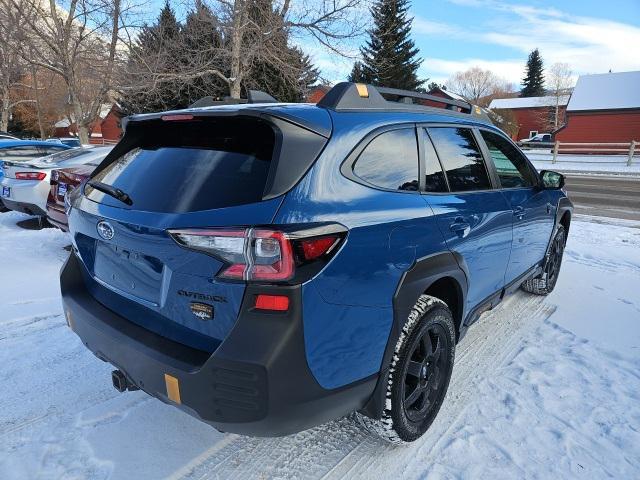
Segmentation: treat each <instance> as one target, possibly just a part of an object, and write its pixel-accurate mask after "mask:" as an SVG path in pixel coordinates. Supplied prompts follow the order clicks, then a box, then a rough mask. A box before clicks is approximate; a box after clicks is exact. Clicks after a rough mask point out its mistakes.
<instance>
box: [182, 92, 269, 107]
mask: <svg viewBox="0 0 640 480" xmlns="http://www.w3.org/2000/svg"><path fill="white" fill-rule="evenodd" d="M277 102H278V100H276V99H275V98H273V97H272V96H271V95H269V94H268V93H266V92H263V91H261V90H247V98H234V97H223V98H222V100H217V99H216V98H214V97H211V96H209V97H202V98H201V99H200V100H196V101H195V102H193V103H192V104H191V105H189V108H200V107H215V106H218V105H239V104H243V103H277Z"/></svg>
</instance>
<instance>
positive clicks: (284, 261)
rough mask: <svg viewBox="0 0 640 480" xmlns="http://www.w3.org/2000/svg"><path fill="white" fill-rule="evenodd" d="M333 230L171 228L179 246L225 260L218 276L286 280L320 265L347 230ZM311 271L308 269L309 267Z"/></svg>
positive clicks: (269, 280)
mask: <svg viewBox="0 0 640 480" xmlns="http://www.w3.org/2000/svg"><path fill="white" fill-rule="evenodd" d="M331 227H332V228H329V229H328V230H329V231H330V232H331V233H328V232H327V233H323V232H319V231H318V228H314V229H313V230H309V233H310V234H311V235H313V237H309V238H307V237H305V231H304V230H295V231H280V230H271V229H266V228H244V229H187V230H170V231H169V234H170V235H171V236H172V238H173V239H174V240H175V241H176V242H177V243H178V244H180V245H182V246H183V247H186V248H190V249H193V250H199V251H202V252H205V253H208V254H210V255H213V256H215V257H217V258H219V259H220V260H222V261H223V262H224V263H225V266H224V267H223V268H222V269H221V271H220V272H219V273H218V277H221V278H226V279H231V280H245V281H266V282H287V281H291V280H294V279H295V278H296V274H297V271H298V270H299V268H300V267H307V266H308V265H310V264H317V265H318V266H321V264H323V262H324V261H326V260H328V258H330V256H331V255H332V253H333V252H334V251H336V250H337V249H336V248H335V247H336V246H337V245H338V244H339V243H340V241H341V239H342V238H344V235H345V232H346V229H345V228H344V227H342V226H338V225H331ZM306 270H307V273H309V271H308V270H309V269H306Z"/></svg>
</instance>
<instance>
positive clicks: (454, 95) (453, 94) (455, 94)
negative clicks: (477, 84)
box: [442, 90, 467, 102]
mask: <svg viewBox="0 0 640 480" xmlns="http://www.w3.org/2000/svg"><path fill="white" fill-rule="evenodd" d="M442 93H444V94H445V95H449V96H450V97H451V98H452V99H453V100H460V101H463V102H466V101H467V99H466V98H464V97H463V96H462V95H458V94H457V93H453V92H450V91H449V90H442Z"/></svg>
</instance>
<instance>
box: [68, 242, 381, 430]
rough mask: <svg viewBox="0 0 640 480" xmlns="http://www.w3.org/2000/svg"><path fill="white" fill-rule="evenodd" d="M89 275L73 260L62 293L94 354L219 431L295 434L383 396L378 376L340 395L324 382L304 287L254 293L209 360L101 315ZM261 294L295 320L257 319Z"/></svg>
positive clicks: (106, 313)
mask: <svg viewBox="0 0 640 480" xmlns="http://www.w3.org/2000/svg"><path fill="white" fill-rule="evenodd" d="M82 268H84V267H83V266H82V264H81V263H80V261H79V260H78V259H77V257H76V256H75V254H73V253H72V254H71V255H70V257H69V259H68V260H67V262H66V263H65V265H64V266H63V268H62V271H61V276H60V284H61V289H62V298H63V304H64V310H65V314H66V316H67V322H68V323H69V326H70V327H71V328H72V329H73V331H74V332H75V333H76V334H77V335H78V336H79V337H80V338H81V340H82V341H83V343H84V344H85V345H86V346H87V348H89V349H90V350H91V351H92V352H93V353H94V354H95V355H96V356H98V357H99V358H100V359H102V360H104V361H107V362H109V363H111V364H113V365H114V366H115V367H117V368H118V369H120V370H122V371H123V372H124V373H125V375H126V376H127V378H128V380H129V381H130V382H131V383H133V384H135V385H136V386H138V387H139V388H140V389H142V390H144V391H145V392H147V393H148V394H150V395H152V396H155V397H157V398H159V399H161V400H162V401H164V402H166V403H171V404H173V405H175V406H177V407H179V408H181V409H182V410H184V411H186V412H188V413H189V414H191V415H193V416H195V417H197V418H199V419H201V420H203V421H205V422H207V423H209V424H211V425H213V426H214V427H215V428H217V429H218V430H222V431H226V432H233V433H239V434H244V435H253V436H281V435H288V434H291V433H296V432H299V431H302V430H306V429H308V428H311V427H313V426H316V425H319V424H322V423H325V422H327V421H330V420H333V419H336V418H339V417H341V416H344V415H346V414H348V413H350V412H353V411H355V410H358V409H360V408H362V407H363V406H364V405H365V403H366V402H367V400H368V399H369V397H370V396H371V394H372V392H373V390H374V388H375V384H376V381H377V378H376V377H375V376H374V377H370V378H368V379H365V380H363V381H360V382H357V383H354V384H351V385H349V386H346V387H342V388H339V389H335V390H325V389H323V388H322V387H321V386H320V385H319V384H318V383H317V381H316V380H315V378H314V377H313V375H312V373H311V371H310V370H309V368H308V366H307V361H306V357H305V352H304V338H303V331H302V319H301V294H300V287H299V286H294V287H266V286H261V287H256V286H253V287H252V286H248V287H247V290H246V293H245V297H244V301H243V304H242V308H241V312H240V315H239V318H238V321H237V323H236V325H235V326H234V328H233V330H232V331H231V333H230V334H229V335H228V337H227V338H226V339H225V340H224V341H223V343H222V344H221V345H220V347H218V349H217V350H216V351H215V352H214V353H213V354H209V353H206V352H203V351H200V350H196V349H193V348H190V347H187V346H185V345H183V344H180V343H177V342H174V341H172V340H169V339H167V338H165V337H162V336H160V335H157V334H155V333H153V332H150V331H148V330H146V329H144V328H142V327H140V326H138V325H136V324H134V323H132V322H129V321H128V320H127V319H125V318H123V317H120V316H118V315H116V314H115V313H113V312H112V311H110V310H108V309H107V308H105V307H104V306H102V305H101V304H100V303H98V302H97V301H96V300H95V299H94V298H93V297H92V296H91V295H90V294H89V292H88V291H87V289H86V287H85V284H84V279H83V275H82V271H81V269H82ZM258 288H259V292H260V293H270V292H275V293H278V294H286V295H288V296H289V298H290V308H289V311H288V312H286V313H282V314H281V313H266V312H258V311H255V310H254V309H253V307H252V305H253V302H254V295H255V294H257V291H258V290H257V289H258ZM165 374H169V375H171V376H173V377H175V378H177V379H178V382H179V390H180V403H179V404H177V403H176V402H173V401H171V400H169V395H168V392H167V389H168V387H167V384H166V381H165ZM105 381H107V379H105Z"/></svg>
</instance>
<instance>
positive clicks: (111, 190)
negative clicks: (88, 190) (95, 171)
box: [87, 180, 133, 205]
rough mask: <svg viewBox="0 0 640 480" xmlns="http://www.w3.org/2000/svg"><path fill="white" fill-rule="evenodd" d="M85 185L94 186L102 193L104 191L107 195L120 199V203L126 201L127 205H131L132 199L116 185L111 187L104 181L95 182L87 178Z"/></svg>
mask: <svg viewBox="0 0 640 480" xmlns="http://www.w3.org/2000/svg"><path fill="white" fill-rule="evenodd" d="M87 185H89V186H91V187H93V188H95V189H96V190H99V191H101V192H102V193H106V194H107V195H110V196H112V197H113V198H115V199H117V200H120V201H121V202H122V203H126V204H127V205H133V200H131V197H130V196H129V195H127V194H126V193H124V192H123V191H122V190H120V189H119V188H116V187H112V186H111V185H107V184H106V183H102V182H97V181H95V180H89V181H88V182H87Z"/></svg>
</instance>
